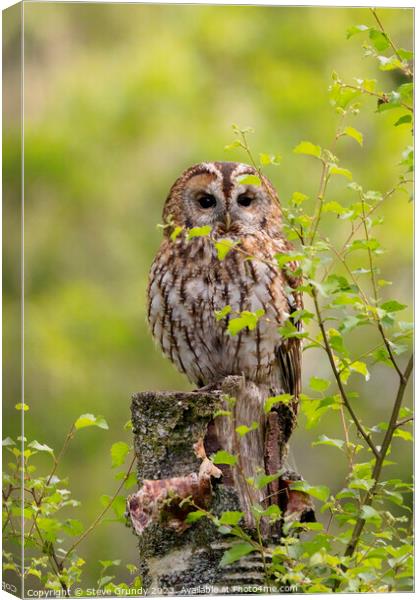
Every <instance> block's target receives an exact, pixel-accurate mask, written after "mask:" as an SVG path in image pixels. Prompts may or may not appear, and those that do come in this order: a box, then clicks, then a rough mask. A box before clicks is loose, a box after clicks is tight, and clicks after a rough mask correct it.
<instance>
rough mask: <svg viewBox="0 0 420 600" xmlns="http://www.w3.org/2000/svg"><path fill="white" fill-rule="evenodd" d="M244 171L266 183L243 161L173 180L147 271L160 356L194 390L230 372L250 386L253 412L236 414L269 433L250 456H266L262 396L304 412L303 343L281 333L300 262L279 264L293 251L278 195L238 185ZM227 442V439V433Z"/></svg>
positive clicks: (292, 306)
mask: <svg viewBox="0 0 420 600" xmlns="http://www.w3.org/2000/svg"><path fill="white" fill-rule="evenodd" d="M247 174H248V175H254V176H258V177H259V174H258V173H257V172H256V171H255V169H254V168H253V167H251V166H249V165H245V164H241V163H218V162H215V163H201V164H198V165H194V166H193V167H191V168H189V169H187V170H186V171H185V172H184V173H183V174H182V175H181V176H180V177H179V179H177V181H176V182H175V183H174V185H173V186H172V188H171V190H170V192H169V195H168V198H167V200H166V203H165V207H164V211H163V217H164V221H165V223H166V224H167V225H168V226H167V227H166V228H165V230H164V232H165V233H164V239H163V241H162V244H161V246H160V249H159V251H158V254H157V256H156V258H155V260H154V262H153V265H152V268H151V271H150V280H149V289H148V298H149V305H148V319H149V323H150V327H151V329H152V333H153V336H154V337H155V339H156V340H157V341H158V343H159V345H160V347H161V348H162V350H163V352H164V353H165V354H166V356H168V357H169V358H170V360H171V361H172V362H173V363H174V364H175V366H176V367H177V368H178V369H179V370H180V371H181V372H183V373H185V374H186V375H187V377H188V379H189V380H190V381H191V382H192V383H194V384H195V385H197V386H200V387H201V386H204V385H214V386H218V385H219V384H220V382H221V381H222V380H223V379H225V378H226V377H228V376H231V375H236V376H243V378H244V381H245V385H246V382H249V384H252V386H253V388H252V389H253V392H252V394H250V393H248V401H247V402H248V403H249V402H253V403H254V404H255V406H253V407H251V406H247V407H245V409H242V413H241V414H240V415H237V417H238V418H239V419H243V418H245V417H246V416H247V417H248V418H251V417H252V418H253V419H255V420H256V421H257V422H260V421H261V423H262V425H263V427H260V429H259V432H258V433H255V434H253V435H254V438H255V439H254V442H255V444H254V445H255V448H254V451H252V452H251V451H249V452H250V454H252V453H254V454H255V453H257V454H260V455H261V446H262V445H263V444H264V435H265V433H264V417H263V414H264V413H263V408H262V407H263V403H264V401H265V399H266V398H267V397H268V396H270V395H277V394H281V393H290V394H292V395H293V396H294V402H293V404H292V405H293V410H294V412H295V413H296V410H297V402H298V397H299V393H300V379H301V347H300V342H299V340H296V339H288V340H282V338H281V335H280V334H279V331H278V328H279V326H282V325H284V323H285V322H286V321H287V319H289V318H290V314H291V313H292V312H294V311H295V310H298V309H300V308H301V307H302V301H301V295H300V293H299V292H298V291H297V290H296V287H297V286H298V283H299V281H298V279H297V278H296V277H294V276H293V273H292V274H291V273H290V269H291V268H292V269H293V265H292V266H291V265H290V263H289V265H288V268H289V271H288V273H286V271H284V270H281V269H279V268H278V266H277V262H276V258H275V255H276V254H279V253H280V254H281V253H284V252H287V251H289V250H290V249H291V245H290V242H288V241H287V240H286V239H285V237H284V235H283V233H282V215H281V209H280V204H279V200H278V197H277V194H276V192H275V190H274V188H273V186H272V184H271V183H270V182H269V180H268V179H266V178H265V177H263V178H262V181H261V185H252V184H249V183H241V178H243V177H244V176H245V175H247ZM203 226H211V228H212V229H211V233H210V234H209V235H207V236H201V237H194V238H192V239H188V231H189V230H191V228H196V227H203ZM180 228H182V231H180ZM174 232H176V233H178V235H177V236H176V237H175V238H174V235H173V233H174ZM220 240H229V241H230V242H233V243H234V244H235V247H234V248H233V249H232V250H231V251H230V252H229V253H228V254H227V256H226V257H225V258H224V260H219V259H218V257H217V252H216V248H215V245H214V243H215V242H217V241H220ZM227 305H229V306H230V307H231V313H230V314H229V315H227V316H226V317H225V318H224V319H223V320H220V321H217V320H216V318H215V312H216V311H220V310H222V309H223V308H224V307H225V306H227ZM258 309H263V310H264V311H265V312H264V315H263V317H262V318H261V319H260V320H259V321H258V324H257V326H256V328H255V329H254V330H252V331H250V330H248V329H243V330H242V331H241V332H240V333H239V334H238V335H236V336H231V335H228V333H227V325H228V323H229V319H231V318H235V317H237V316H238V314H239V313H240V312H241V311H251V312H255V311H256V310H258ZM255 390H257V391H258V393H256V392H255ZM244 396H247V394H246V393H245V394H244ZM249 398H252V399H253V400H249ZM237 424H248V425H249V424H250V423H247V422H244V421H239V422H238V423H237ZM220 437H221V438H223V439H224V440H225V441H226V432H224V434H222V433H221V436H220ZM247 439H248V447H252V439H251V437H250V436H249V435H248V436H247ZM229 446H232V444H229ZM226 449H227V448H226ZM263 454H264V452H263ZM260 457H261V456H260ZM245 462H246V463H247V466H246V469H245V470H246V471H248V470H249V469H251V468H256V465H255V464H253V460H252V457H249V461H247V460H246V461H245ZM277 462H278V461H277ZM274 463H276V460H274V462H273V464H274ZM259 466H261V465H259ZM254 473H255V471H254Z"/></svg>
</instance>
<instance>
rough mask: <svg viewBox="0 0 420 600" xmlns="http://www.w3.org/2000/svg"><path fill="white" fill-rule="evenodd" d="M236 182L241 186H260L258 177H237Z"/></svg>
mask: <svg viewBox="0 0 420 600" xmlns="http://www.w3.org/2000/svg"><path fill="white" fill-rule="evenodd" d="M237 181H238V182H239V183H241V184H242V185H257V186H258V185H261V179H260V178H259V177H258V175H239V177H238V178H237Z"/></svg>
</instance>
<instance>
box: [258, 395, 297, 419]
mask: <svg viewBox="0 0 420 600" xmlns="http://www.w3.org/2000/svg"><path fill="white" fill-rule="evenodd" d="M293 397H294V396H293V395H292V394H279V395H278V396H270V397H269V398H267V400H266V401H265V402H264V412H265V413H266V414H267V413H269V412H270V411H271V409H272V408H273V406H275V405H276V404H289V402H290V400H292V399H293Z"/></svg>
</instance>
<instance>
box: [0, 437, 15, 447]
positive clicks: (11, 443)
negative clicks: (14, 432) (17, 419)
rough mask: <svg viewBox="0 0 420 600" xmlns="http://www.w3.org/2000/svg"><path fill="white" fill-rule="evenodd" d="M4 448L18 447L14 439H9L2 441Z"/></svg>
mask: <svg viewBox="0 0 420 600" xmlns="http://www.w3.org/2000/svg"><path fill="white" fill-rule="evenodd" d="M2 446H16V442H14V441H13V440H12V438H10V437H7V438H5V439H4V440H3V441H2Z"/></svg>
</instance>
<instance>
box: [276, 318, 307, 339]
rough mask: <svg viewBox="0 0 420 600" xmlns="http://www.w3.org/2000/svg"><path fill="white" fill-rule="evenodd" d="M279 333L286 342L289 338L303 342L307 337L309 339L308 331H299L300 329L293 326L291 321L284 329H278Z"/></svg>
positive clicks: (285, 324)
mask: <svg viewBox="0 0 420 600" xmlns="http://www.w3.org/2000/svg"><path fill="white" fill-rule="evenodd" d="M278 332H279V334H280V335H281V337H282V338H283V339H285V340H287V339H289V338H294V339H297V340H301V339H303V338H305V337H308V333H307V332H306V331H299V329H298V328H297V327H296V326H295V325H293V323H292V322H291V321H290V320H287V321H285V323H284V325H283V327H279V328H278Z"/></svg>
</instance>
